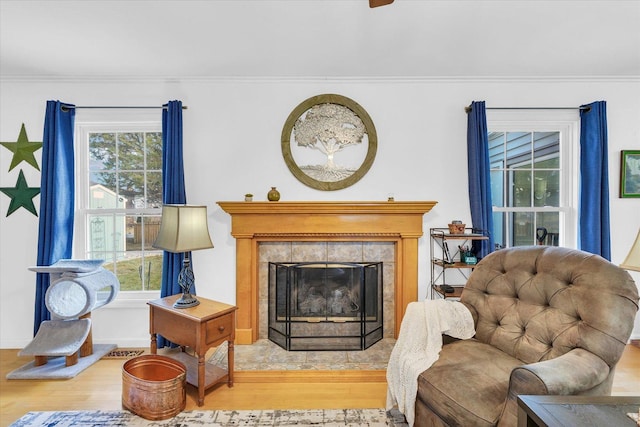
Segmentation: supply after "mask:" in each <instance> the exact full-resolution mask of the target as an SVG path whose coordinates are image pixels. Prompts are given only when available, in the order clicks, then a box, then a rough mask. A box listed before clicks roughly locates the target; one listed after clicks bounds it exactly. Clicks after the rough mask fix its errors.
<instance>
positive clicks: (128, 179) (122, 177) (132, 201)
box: [118, 172, 146, 209]
mask: <svg viewBox="0 0 640 427" xmlns="http://www.w3.org/2000/svg"><path fill="white" fill-rule="evenodd" d="M144 183H145V182H144V172H121V173H120V174H118V187H119V189H120V194H121V195H122V196H123V197H125V198H126V200H125V203H126V206H127V207H130V208H138V209H142V208H144V207H145V206H146V204H145V193H144V190H145V188H144Z"/></svg>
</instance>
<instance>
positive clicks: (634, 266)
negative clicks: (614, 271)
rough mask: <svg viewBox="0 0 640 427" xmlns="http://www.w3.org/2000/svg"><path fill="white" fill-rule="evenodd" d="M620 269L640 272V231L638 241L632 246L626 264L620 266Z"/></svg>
mask: <svg viewBox="0 0 640 427" xmlns="http://www.w3.org/2000/svg"><path fill="white" fill-rule="evenodd" d="M620 267H622V268H624V269H625V270H634V271H640V231H638V235H637V236H636V241H635V242H634V243H633V246H631V250H630V251H629V255H627V257H626V258H625V260H624V262H623V263H622V264H620Z"/></svg>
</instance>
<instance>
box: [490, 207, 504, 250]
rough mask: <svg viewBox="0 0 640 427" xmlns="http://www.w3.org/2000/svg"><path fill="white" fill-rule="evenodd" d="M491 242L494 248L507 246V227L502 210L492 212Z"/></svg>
mask: <svg viewBox="0 0 640 427" xmlns="http://www.w3.org/2000/svg"><path fill="white" fill-rule="evenodd" d="M493 243H494V245H495V248H496V249H502V248H506V247H507V229H506V221H505V213H504V212H494V213H493Z"/></svg>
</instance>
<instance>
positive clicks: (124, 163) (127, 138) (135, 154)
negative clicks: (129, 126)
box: [118, 132, 144, 171]
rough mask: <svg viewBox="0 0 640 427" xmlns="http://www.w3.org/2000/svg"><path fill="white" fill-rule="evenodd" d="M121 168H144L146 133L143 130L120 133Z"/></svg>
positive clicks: (138, 169)
mask: <svg viewBox="0 0 640 427" xmlns="http://www.w3.org/2000/svg"><path fill="white" fill-rule="evenodd" d="M118 159H119V168H120V170H137V171H140V170H144V135H143V133H141V132H123V133H119V134H118Z"/></svg>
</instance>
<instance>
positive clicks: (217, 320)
mask: <svg viewBox="0 0 640 427" xmlns="http://www.w3.org/2000/svg"><path fill="white" fill-rule="evenodd" d="M180 296H181V295H172V296H168V297H165V298H160V299H157V300H155V301H149V302H148V304H149V315H150V319H149V331H150V333H151V353H152V354H156V353H157V352H158V341H157V335H158V334H160V335H162V336H163V337H165V338H167V339H168V340H170V341H171V342H174V343H176V344H178V345H180V346H181V347H190V348H191V349H192V350H193V351H194V353H195V357H194V356H191V355H189V354H187V353H185V352H184V351H182V352H180V353H177V354H173V355H171V357H173V358H175V359H177V360H179V361H180V362H182V363H184V364H185V366H186V367H187V382H188V383H189V384H191V385H193V386H196V387H197V388H198V406H202V405H203V404H204V392H205V390H206V389H208V388H210V387H212V386H214V385H216V384H219V383H222V382H225V381H226V382H227V384H228V386H229V387H233V342H234V339H235V330H236V328H235V323H236V317H235V316H236V310H237V307H235V306H233V305H228V304H224V303H221V302H217V301H212V300H209V299H206V298H202V297H200V296H199V297H197V298H198V301H200V304H199V305H197V306H195V307H190V308H174V307H173V303H174V302H175V301H176V300H177V299H178V298H180ZM224 341H227V343H228V354H227V356H228V369H227V370H224V369H222V368H220V367H219V366H216V365H214V364H211V363H206V362H205V360H204V357H205V354H206V353H207V350H209V349H210V348H211V347H214V346H217V345H220V344H222V343H223V342H224Z"/></svg>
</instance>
